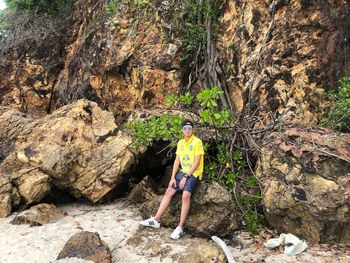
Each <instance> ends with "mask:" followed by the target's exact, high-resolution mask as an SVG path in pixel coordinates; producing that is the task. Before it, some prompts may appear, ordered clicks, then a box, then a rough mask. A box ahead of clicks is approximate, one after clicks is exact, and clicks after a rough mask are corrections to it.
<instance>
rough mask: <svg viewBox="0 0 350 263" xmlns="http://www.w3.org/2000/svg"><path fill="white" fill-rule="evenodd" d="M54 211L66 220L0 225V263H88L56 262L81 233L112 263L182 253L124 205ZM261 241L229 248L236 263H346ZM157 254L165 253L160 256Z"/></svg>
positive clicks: (345, 253)
mask: <svg viewBox="0 0 350 263" xmlns="http://www.w3.org/2000/svg"><path fill="white" fill-rule="evenodd" d="M58 208H59V209H60V210H61V211H62V212H65V213H67V215H66V216H65V217H64V218H62V219H61V220H59V221H58V222H56V223H50V224H47V225H43V226H36V227H29V225H12V224H10V223H9V222H10V221H11V220H12V219H13V217H14V215H11V216H10V217H8V218H3V219H0V263H88V262H89V263H90V262H91V261H85V260H82V259H76V258H75V259H62V260H59V261H56V258H57V256H58V254H59V252H60V251H61V250H62V248H63V246H64V245H65V244H66V242H67V241H68V239H69V238H70V237H71V236H73V235H74V234H75V233H77V232H79V231H82V230H85V231H91V232H98V233H99V234H100V237H101V239H102V240H104V241H105V242H107V244H108V245H109V247H110V249H111V251H112V262H118V263H148V262H150V263H160V262H162V263H172V262H173V259H172V255H174V254H176V253H180V254H184V253H185V251H186V247H184V244H185V242H183V241H185V240H183V239H181V240H179V241H173V240H171V239H170V238H169V235H170V233H171V231H172V230H171V229H167V228H160V229H152V228H151V229H144V228H143V227H141V228H139V221H140V220H141V217H140V215H139V213H138V210H137V207H136V206H130V205H127V203H126V202H123V201H119V202H116V203H114V204H111V205H101V206H89V205H85V204H69V205H62V206H59V207H58ZM138 235H139V236H140V238H141V240H142V241H141V243H140V244H139V245H138V246H137V247H132V246H131V245H128V244H127V240H128V239H129V238H130V237H133V238H134V237H135V236H136V237H138ZM146 237H147V238H146ZM149 239H151V240H153V241H154V242H156V243H159V244H160V246H159V247H158V248H156V250H157V251H154V250H152V248H149V247H148V243H147V242H149ZM190 239H193V238H190ZM263 239H264V238H263V237H262V236H257V237H254V238H253V237H251V238H248V239H246V240H245V241H244V240H243V241H244V242H243V243H245V245H244V246H243V247H241V246H238V247H229V248H230V250H231V252H232V254H233V257H234V258H235V259H236V261H237V262H269V263H279V262H293V263H294V262H317V263H329V262H338V263H350V250H348V249H347V248H342V249H336V248H333V247H327V246H322V245H321V246H314V247H310V248H309V249H307V250H306V251H305V252H303V253H301V254H300V255H297V256H294V257H287V256H285V255H283V253H281V251H279V250H278V249H277V250H276V249H275V250H269V249H266V248H264V247H263V246H262V242H264V240H263ZM243 243H242V244H243ZM162 251H168V252H167V253H165V254H164V255H162Z"/></svg>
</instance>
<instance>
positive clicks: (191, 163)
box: [140, 120, 204, 239]
mask: <svg viewBox="0 0 350 263" xmlns="http://www.w3.org/2000/svg"><path fill="white" fill-rule="evenodd" d="M193 127H194V126H193V123H192V122H191V121H188V120H186V121H184V122H183V126H182V132H183V134H184V136H185V138H184V139H181V140H179V142H178V143H177V149H176V159H175V161H174V165H173V171H172V175H171V179H170V181H169V185H168V188H167V190H166V192H165V195H164V197H163V199H162V201H161V203H160V205H159V208H158V211H157V213H156V215H155V216H154V217H151V218H149V219H147V220H144V221H141V223H140V224H141V225H143V226H150V227H154V228H159V227H160V223H159V220H160V218H161V216H162V215H163V214H164V212H165V210H166V209H167V207H168V206H169V204H170V201H171V199H172V197H173V196H174V194H175V193H176V192H182V207H181V215H180V222H179V225H178V226H177V227H176V228H175V230H174V231H173V232H172V234H171V235H170V237H171V238H172V239H179V238H180V237H181V235H182V234H183V228H184V224H185V221H186V217H187V215H188V211H189V209H190V198H191V195H192V193H193V191H194V189H195V188H196V186H197V184H198V180H201V179H202V173H203V163H204V150H203V143H202V141H201V140H200V139H199V138H197V137H196V136H194V134H193ZM180 164H181V170H180V171H179V168H180Z"/></svg>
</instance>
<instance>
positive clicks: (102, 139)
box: [0, 100, 136, 214]
mask: <svg viewBox="0 0 350 263" xmlns="http://www.w3.org/2000/svg"><path fill="white" fill-rule="evenodd" d="M9 116H10V117H11V116H13V115H9ZM9 121H10V120H9ZM25 130H26V132H25V133H23V134H22V135H21V136H19V137H18V138H17V139H16V148H15V150H14V151H13V152H12V153H11V154H10V155H9V156H8V157H7V158H6V159H5V160H4V161H3V163H2V164H1V165H0V175H1V177H2V178H3V179H2V181H1V182H3V183H2V187H1V188H0V189H1V194H2V195H3V196H4V199H3V203H2V204H3V205H2V207H3V211H4V212H3V214H8V213H6V212H5V211H7V210H8V208H7V207H8V206H7V204H8V202H7V201H6V200H7V199H6V198H7V197H6V196H8V197H9V196H10V195H11V194H12V193H11V191H13V190H11V189H12V188H11V187H14V188H15V189H16V190H17V191H18V194H19V195H20V196H21V198H22V199H23V201H24V202H25V204H30V203H33V202H39V201H40V200H41V199H42V198H43V197H44V196H46V195H47V194H48V193H49V192H50V190H51V187H52V186H54V187H55V188H58V189H64V190H66V191H68V192H69V193H71V194H72V195H73V196H75V197H85V198H87V199H89V200H90V201H92V202H97V201H99V200H100V199H101V198H102V197H103V196H105V195H106V194H107V193H108V192H109V191H110V190H111V189H113V188H115V187H116V188H118V187H120V186H122V185H123V184H124V182H125V180H126V179H127V178H124V177H123V174H125V173H126V172H127V171H128V170H129V168H130V166H131V164H132V163H133V162H134V160H135V156H136V155H134V154H136V152H133V151H131V147H129V146H130V144H131V142H132V141H131V138H130V137H128V136H127V135H126V134H123V133H122V132H121V131H119V130H118V128H117V126H116V125H115V123H114V118H113V115H112V114H111V113H108V112H106V111H102V110H101V109H100V108H99V107H98V106H97V104H96V103H94V102H90V101H86V100H80V101H77V102H76V103H74V104H72V105H68V106H65V107H62V108H60V109H59V110H57V111H56V112H54V113H53V114H51V115H48V116H46V117H45V118H42V119H39V120H35V121H33V122H32V123H30V124H28V125H27V126H26V129H25ZM6 180H8V181H9V182H8V181H6ZM5 197H6V198H5Z"/></svg>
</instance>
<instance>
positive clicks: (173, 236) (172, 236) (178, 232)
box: [170, 226, 184, 239]
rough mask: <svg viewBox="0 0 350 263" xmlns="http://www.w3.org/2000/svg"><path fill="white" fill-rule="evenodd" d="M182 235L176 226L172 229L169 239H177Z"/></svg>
mask: <svg viewBox="0 0 350 263" xmlns="http://www.w3.org/2000/svg"><path fill="white" fill-rule="evenodd" d="M183 233H184V231H183V230H182V229H181V227H179V226H178V227H177V228H175V229H174V231H173V233H171V235H170V237H171V238H172V239H179V238H180V237H181V236H182V234H183Z"/></svg>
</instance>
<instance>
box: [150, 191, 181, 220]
mask: <svg viewBox="0 0 350 263" xmlns="http://www.w3.org/2000/svg"><path fill="white" fill-rule="evenodd" d="M175 193H176V190H175V189H173V188H172V187H168V189H167V190H166V192H165V194H164V196H163V199H162V201H161V202H160V205H159V208H158V211H157V213H156V215H155V216H154V219H155V220H157V221H158V222H159V220H160V218H161V216H162V215H163V214H164V212H165V210H166V209H167V208H168V206H169V204H170V201H171V199H172V198H173V196H174V194H175Z"/></svg>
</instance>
